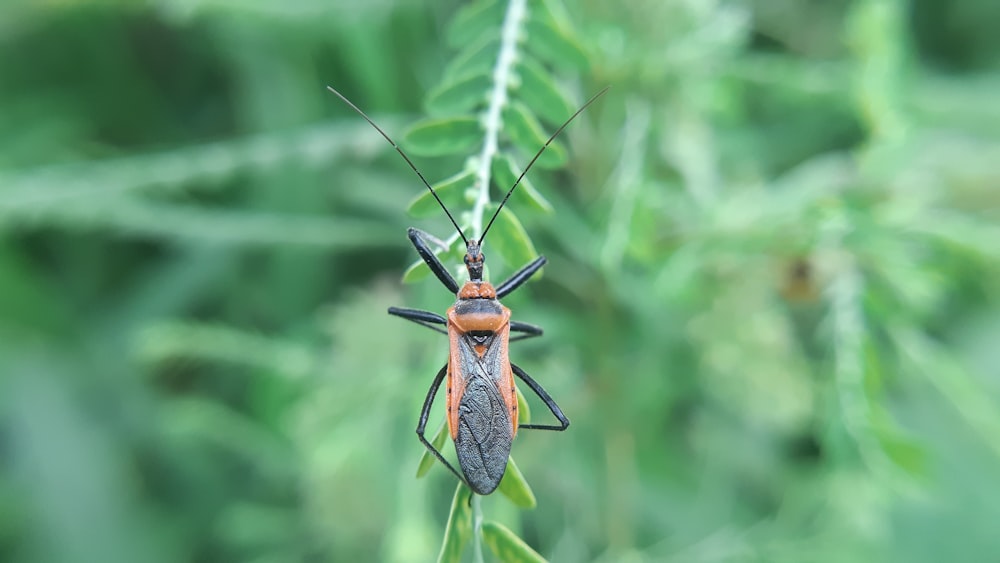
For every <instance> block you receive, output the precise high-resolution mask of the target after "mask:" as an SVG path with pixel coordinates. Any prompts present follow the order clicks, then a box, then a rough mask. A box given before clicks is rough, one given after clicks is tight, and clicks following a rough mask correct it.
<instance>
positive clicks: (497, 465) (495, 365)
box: [455, 338, 514, 495]
mask: <svg viewBox="0 0 1000 563" xmlns="http://www.w3.org/2000/svg"><path fill="white" fill-rule="evenodd" d="M459 346H460V353H459V357H460V359H461V363H462V366H461V368H462V370H463V373H466V374H468V376H467V377H468V382H467V384H466V387H465V391H464V392H463V394H462V400H461V402H460V403H459V405H458V409H459V414H458V433H457V436H456V437H455V452H456V453H457V454H458V463H459V465H460V466H461V467H462V472H463V473H464V474H465V478H466V480H467V481H468V482H469V486H471V487H472V490H473V491H475V492H476V493H477V494H480V495H488V494H490V493H492V492H493V491H494V490H495V489H496V488H497V485H499V484H500V479H502V478H503V474H504V471H505V470H506V469H507V458H508V457H509V456H510V447H511V442H512V440H513V438H514V436H513V425H512V424H511V420H510V413H509V411H508V410H507V404H506V403H505V402H504V400H503V397H501V396H500V391H499V388H498V387H497V384H498V382H499V381H501V380H502V373H501V371H500V370H501V369H502V366H503V364H502V358H500V353H499V350H500V339H499V338H494V339H493V341H492V342H490V344H489V346H488V348H487V351H486V353H485V354H483V357H482V358H480V357H479V356H478V355H477V354H476V352H475V350H473V349H472V346H471V344H470V343H468V342H466V340H465V339H464V338H462V339H460V340H459Z"/></svg>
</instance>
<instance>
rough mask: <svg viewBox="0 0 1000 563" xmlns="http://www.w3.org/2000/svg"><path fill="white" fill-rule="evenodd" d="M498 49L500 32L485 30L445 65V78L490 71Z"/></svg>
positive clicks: (495, 60) (494, 62)
mask: <svg viewBox="0 0 1000 563" xmlns="http://www.w3.org/2000/svg"><path fill="white" fill-rule="evenodd" d="M499 51H500V32H499V31H495V32H487V33H485V34H484V35H483V36H482V37H480V38H479V40H478V41H476V42H474V43H470V44H469V46H468V47H466V48H465V49H464V50H462V51H461V52H460V53H459V54H458V55H457V56H456V57H455V58H454V59H452V60H451V62H450V63H448V66H447V67H445V70H444V76H445V79H446V80H447V79H449V78H454V77H456V76H467V75H470V74H474V73H477V72H478V73H487V74H488V73H490V72H492V70H493V65H495V64H496V62H497V53H498V52H499Z"/></svg>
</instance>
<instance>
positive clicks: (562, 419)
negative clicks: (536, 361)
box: [510, 364, 569, 431]
mask: <svg viewBox="0 0 1000 563" xmlns="http://www.w3.org/2000/svg"><path fill="white" fill-rule="evenodd" d="M510 367H511V369H512V370H514V373H515V374H516V375H517V376H518V377H519V378H521V381H523V382H525V383H526V384H527V385H528V387H531V390H532V391H534V392H535V394H536V395H538V398H539V399H541V400H542V402H544V403H545V406H547V407H549V410H550V411H551V412H552V414H553V415H554V416H555V417H556V418H558V419H559V426H556V425H553V424H522V425H520V428H534V429H536V430H560V431H561V430H566V428H567V427H568V426H569V419H568V418H566V415H564V414H563V412H562V409H560V408H559V405H557V404H556V402H555V401H554V400H552V397H550V396H549V394H548V393H546V392H545V389H542V386H541V385H539V384H538V382H537V381H535V380H534V379H532V378H531V376H530V375H528V374H526V373H524V370H523V369H521V368H519V367H517V366H516V365H514V364H510Z"/></svg>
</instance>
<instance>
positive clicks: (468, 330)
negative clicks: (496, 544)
mask: <svg viewBox="0 0 1000 563" xmlns="http://www.w3.org/2000/svg"><path fill="white" fill-rule="evenodd" d="M327 88H329V90H330V91H331V92H333V93H334V94H336V95H337V97H339V98H340V99H341V100H343V101H344V102H345V103H347V105H349V106H350V107H351V108H352V109H354V111H356V112H358V114H360V115H361V117H363V118H365V120H366V121H367V122H368V123H369V124H370V125H371V126H372V127H374V128H375V130H376V131H378V132H379V133H380V134H381V135H382V137H384V138H385V140H386V141H388V142H389V144H391V145H392V146H393V148H394V149H396V152H398V153H399V154H400V156H402V157H403V160H405V161H406V163H407V164H409V165H410V168H412V169H413V171H414V172H416V174H417V176H418V177H419V178H420V181H421V182H423V184H424V186H426V187H427V189H428V190H430V192H431V195H433V196H434V199H435V200H437V202H438V204H439V205H441V209H443V210H444V212H445V215H447V216H448V219H450V220H451V224H452V225H454V226H455V229H456V230H457V231H458V235H459V236H460V237H461V238H462V241H463V242H464V243H465V248H466V253H465V267H466V269H467V270H468V273H469V281H467V282H465V284H464V285H462V286H461V287H459V285H458V282H456V281H455V278H453V277H452V276H451V274H450V273H449V272H448V269H447V268H445V266H444V265H443V264H442V263H441V261H440V260H438V258H437V256H435V255H434V252H433V251H432V250H431V249H430V246H429V245H428V244H427V240H426V237H428V235H427V234H426V233H424V232H423V231H420V230H419V229H415V228H412V227H411V228H410V229H409V230H408V231H407V234H408V236H409V238H410V242H412V243H413V246H414V248H416V250H417V254H419V255H420V257H421V258H422V259H423V261H424V262H425V263H426V264H427V266H428V267H430V269H431V272H433V273H434V275H435V276H437V278H438V279H439V280H440V281H441V283H442V284H444V286H445V287H446V288H448V290H449V291H451V292H452V293H454V294H455V295H456V297H457V300H456V301H455V304H454V305H452V306H451V307H449V308H448V311H447V316H441V315H439V314H437V313H433V312H431V311H421V310H418V309H404V308H400V307H390V308H389V314H390V315H395V316H397V317H402V318H404V319H406V320H409V321H413V322H415V323H417V324H419V325H422V326H425V327H427V328H430V329H431V330H435V331H437V332H441V333H443V334H447V335H448V342H449V353H448V363H447V364H445V366H444V367H442V368H441V369H440V371H438V373H437V375H436V376H435V377H434V381H433V382H431V387H430V389H429V390H428V392H427V398H426V399H425V400H424V406H423V408H422V409H421V411H420V421H419V423H418V424H417V437H419V438H420V442H421V443H423V444H424V446H425V447H426V448H427V449H428V450H429V451H430V452H431V453H433V454H434V456H435V457H437V459H438V460H440V461H441V463H443V464H444V465H445V466H446V467H447V468H448V469H449V470H451V472H452V473H454V474H455V476H456V477H458V479H459V480H460V481H462V482H464V483H466V484H467V485H468V486H469V488H470V489H472V490H473V491H474V492H475V493H478V494H480V495H488V494H490V493H492V492H493V491H494V490H496V488H497V486H498V485H499V484H500V480H501V479H502V478H503V474H504V471H505V470H506V469H507V459H508V457H509V456H510V448H511V443H512V441H513V439H514V436H515V435H516V434H517V430H518V417H517V391H516V388H515V386H514V376H515V375H516V376H517V377H518V378H520V379H521V381H523V382H524V383H525V384H526V385H527V386H528V387H530V388H531V390H532V391H534V392H535V394H536V395H538V397H539V398H540V399H541V400H542V401H543V402H544V403H545V406H547V407H548V408H549V410H550V411H551V412H552V414H553V415H554V416H555V417H556V419H558V420H559V424H558V425H551V424H522V425H520V427H521V428H533V429H538V430H558V431H561V430H565V429H566V428H567V427H568V426H569V419H568V418H566V415H564V414H563V412H562V410H561V409H560V408H559V405H557V404H556V402H555V401H554V400H553V399H552V397H550V396H549V394H548V393H547V392H546V391H545V389H543V388H542V386H541V385H539V384H538V382H536V381H535V380H534V379H532V378H531V377H530V376H529V375H528V374H527V373H525V372H524V370H522V369H521V368H519V367H518V366H517V365H515V364H513V363H511V362H510V359H509V358H508V354H507V352H508V344H509V343H510V342H511V341H514V340H521V339H524V338H531V337H533V336H541V334H542V329H541V328H540V327H537V326H535V325H532V324H528V323H523V322H518V321H513V320H511V318H510V309H508V308H507V307H504V306H503V305H501V304H500V299H501V298H502V297H504V296H506V295H508V294H509V293H511V292H512V291H514V290H515V289H517V288H518V287H520V286H521V284H523V283H524V282H526V281H528V279H529V278H530V277H531V276H532V275H533V274H535V272H537V271H538V270H539V269H541V267H542V266H543V265H545V262H546V260H545V257H543V256H539V257H538V258H536V259H535V260H533V261H532V262H530V263H529V264H527V265H526V266H524V267H522V268H521V269H520V270H518V271H517V272H515V273H514V274H513V275H512V276H510V278H508V279H507V280H506V281H504V282H503V283H501V284H500V285H499V286H497V287H496V288H494V287H493V285H491V284H490V283H489V282H488V281H486V280H484V279H483V264H484V261H485V257H484V256H483V253H482V250H481V249H482V245H483V240H485V239H486V233H487V232H489V230H490V227H491V226H493V221H494V220H496V218H497V215H499V214H500V210H501V209H503V206H504V204H505V203H507V199H508V198H510V195H511V194H512V193H514V188H516V187H517V186H518V184H520V183H521V180H522V179H523V178H524V175H525V174H527V173H528V170H530V169H531V166H532V165H533V164H534V163H535V161H536V160H538V157H539V156H541V154H542V152H543V151H544V150H545V149H546V148H547V147H548V146H549V144H550V143H551V142H552V141H553V140H554V139H555V138H556V136H558V135H559V133H560V132H562V130H563V129H564V128H565V127H566V126H567V125H569V123H570V122H571V121H573V119H574V118H576V116H578V115H580V113H581V112H583V110H585V109H587V106H589V105H590V104H591V103H593V102H594V100H596V99H597V98H599V97H600V96H601V95H602V94H604V92H606V91H607V88H604V89H603V90H601V91H600V92H598V93H597V94H595V95H594V97H592V98H590V100H588V101H587V103H585V104H583V106H581V107H580V109H578V110H576V112H575V113H574V114H573V115H572V116H570V118H569V119H567V120H566V122H565V123H563V124H562V125H561V126H560V127H559V129H557V130H556V132H555V133H553V134H552V136H551V137H549V139H548V140H547V141H545V144H544V145H542V148H540V149H539V150H538V152H537V153H535V156H534V158H532V159H531V161H530V162H529V163H528V166H527V167H525V169H524V171H523V172H521V175H520V176H519V177H518V178H517V181H516V182H514V185H513V186H511V187H510V189H509V190H508V191H507V195H505V196H504V198H503V201H501V202H500V205H499V206H498V207H497V210H496V212H494V213H493V217H492V218H490V221H489V223H487V224H486V228H485V229H483V233H482V235H480V237H479V239H478V240H477V239H475V238H473V239H471V240H470V239H468V238H466V236H465V233H463V232H462V228H461V227H459V226H458V223H457V222H456V221H455V218H454V217H452V215H451V213H450V212H449V211H448V208H447V207H445V205H444V202H442V201H441V198H439V197H438V195H437V192H435V191H434V188H432V187H431V185H430V184H429V183H428V182H427V180H426V179H424V175H423V174H421V173H420V171H419V170H417V167H416V166H415V165H414V164H413V162H412V161H410V158H409V157H408V156H406V153H404V152H403V150H402V149H401V148H399V146H398V145H397V144H396V143H395V142H394V141H393V140H392V139H390V138H389V135H387V134H386V133H385V132H384V131H382V129H381V128H380V127H379V126H378V125H375V122H374V121H372V120H371V118H369V117H368V116H367V115H366V114H365V112H363V111H361V109H359V108H358V107H357V106H356V105H354V104H353V103H351V101H350V100H348V99H347V98H345V97H344V96H343V95H342V94H341V93H340V92H338V91H336V90H334V89H333V88H330V87H329V86H328V87H327ZM439 325H440V326H445V327H447V330H445V329H442V328H439ZM511 332H515V333H518V336H515V337H514V338H511V337H510V333H511ZM445 376H447V377H448V383H447V391H446V394H447V399H446V403H447V411H448V414H447V419H448V430H449V432H450V434H451V438H452V441H453V442H454V443H455V452H456V453H457V454H458V465H459V467H461V468H462V473H463V474H464V477H463V476H462V474H460V473H459V472H458V471H456V470H455V468H454V467H452V465H451V464H450V463H449V462H448V461H447V460H446V459H445V458H444V456H442V455H441V452H440V451H438V450H437V448H435V447H434V446H433V445H432V444H431V443H430V442H428V441H427V437H426V436H425V435H424V434H425V430H426V428H427V418H428V416H430V411H431V406H432V405H433V404H434V398H435V397H436V396H437V393H438V389H440V387H441V382H442V381H443V380H444V378H445Z"/></svg>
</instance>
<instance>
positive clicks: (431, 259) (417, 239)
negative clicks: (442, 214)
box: [406, 227, 458, 293]
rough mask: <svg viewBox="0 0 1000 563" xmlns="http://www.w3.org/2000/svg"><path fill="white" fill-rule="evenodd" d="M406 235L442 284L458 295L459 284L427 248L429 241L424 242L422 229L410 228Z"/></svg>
mask: <svg viewBox="0 0 1000 563" xmlns="http://www.w3.org/2000/svg"><path fill="white" fill-rule="evenodd" d="M406 235H407V236H408V237H410V242H412V243H413V247H414V248H416V249H417V254H419V255H420V257H421V258H423V259H424V262H425V263H426V264H427V266H428V267H429V268H430V269H431V271H432V272H434V275H435V276H437V279H439V280H441V283H443V284H444V286H445V287H447V288H448V291H451V292H452V293H458V282H456V281H455V278H453V277H451V274H449V273H448V269H447V268H445V267H444V264H442V263H441V261H440V260H438V257H437V256H435V255H434V252H432V251H431V249H430V247H429V246H427V241H425V240H424V235H423V231H421V230H420V229H414V228H413V227H410V228H409V229H407V230H406Z"/></svg>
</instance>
